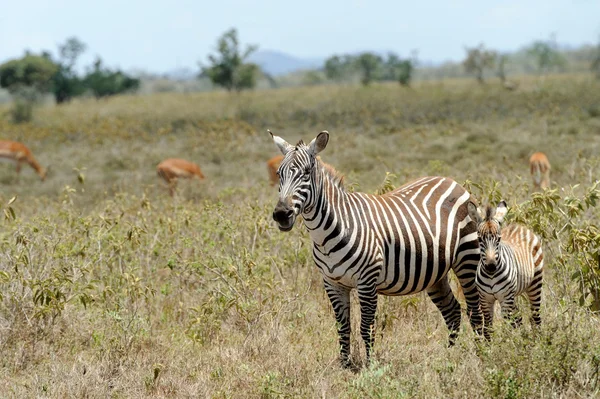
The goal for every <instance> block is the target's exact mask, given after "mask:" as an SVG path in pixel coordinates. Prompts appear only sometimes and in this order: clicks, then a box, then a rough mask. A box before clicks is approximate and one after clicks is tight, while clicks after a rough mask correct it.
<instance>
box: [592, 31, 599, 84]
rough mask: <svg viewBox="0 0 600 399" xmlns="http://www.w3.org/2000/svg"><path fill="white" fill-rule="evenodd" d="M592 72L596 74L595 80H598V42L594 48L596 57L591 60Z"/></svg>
mask: <svg viewBox="0 0 600 399" xmlns="http://www.w3.org/2000/svg"><path fill="white" fill-rule="evenodd" d="M591 66H592V72H594V73H595V74H596V78H597V79H600V40H598V46H597V47H596V55H595V56H594V59H593V60H592V65H591Z"/></svg>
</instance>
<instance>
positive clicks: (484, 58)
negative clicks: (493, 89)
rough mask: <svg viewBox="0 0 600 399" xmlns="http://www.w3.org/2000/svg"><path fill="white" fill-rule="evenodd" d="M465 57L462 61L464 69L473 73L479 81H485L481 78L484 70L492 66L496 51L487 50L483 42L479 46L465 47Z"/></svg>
mask: <svg viewBox="0 0 600 399" xmlns="http://www.w3.org/2000/svg"><path fill="white" fill-rule="evenodd" d="M465 50H466V52H467V58H465V60H464V61H463V66H464V68H465V71H466V72H467V73H470V74H474V75H475V78H476V79H477V81H478V82H479V83H485V81H484V79H483V74H484V71H485V70H486V69H488V68H490V69H491V68H493V67H494V64H495V62H496V52H495V51H493V50H487V49H486V48H485V47H484V46H483V43H482V44H480V45H479V47H473V48H468V47H467V48H465Z"/></svg>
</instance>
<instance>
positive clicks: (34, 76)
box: [0, 52, 58, 123]
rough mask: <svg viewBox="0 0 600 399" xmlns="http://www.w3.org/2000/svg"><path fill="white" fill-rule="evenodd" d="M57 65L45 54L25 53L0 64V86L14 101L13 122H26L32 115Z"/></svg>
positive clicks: (47, 88) (47, 87)
mask: <svg viewBox="0 0 600 399" xmlns="http://www.w3.org/2000/svg"><path fill="white" fill-rule="evenodd" d="M57 69H58V66H57V65H56V64H54V63H53V62H52V60H50V59H49V58H48V57H47V56H46V55H45V54H43V55H33V54H31V53H29V52H26V53H25V56H24V57H23V58H19V59H15V60H11V61H8V62H5V63H4V64H2V65H0V87H2V88H4V89H7V90H8V92H9V93H10V94H11V96H12V98H13V100H14V103H13V108H12V110H11V114H12V118H13V121H14V122H15V123H20V122H28V121H30V120H31V119H32V117H33V106H34V104H35V103H36V102H37V101H38V100H39V98H40V97H41V95H42V94H43V93H47V92H48V91H49V89H50V86H51V79H52V76H54V74H55V73H56V71H57Z"/></svg>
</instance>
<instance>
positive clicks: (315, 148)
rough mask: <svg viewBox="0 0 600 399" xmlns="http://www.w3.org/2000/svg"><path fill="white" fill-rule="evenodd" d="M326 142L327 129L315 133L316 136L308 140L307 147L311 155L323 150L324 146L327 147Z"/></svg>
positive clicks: (327, 138) (327, 139) (327, 137)
mask: <svg viewBox="0 0 600 399" xmlns="http://www.w3.org/2000/svg"><path fill="white" fill-rule="evenodd" d="M328 142H329V132H328V131H327V130H323V131H322V132H321V133H319V134H318V135H317V137H315V138H314V139H313V141H311V142H310V144H309V145H308V148H309V149H310V152H312V154H313V155H317V154H318V153H320V152H321V151H323V150H324V149H325V147H327V143H328Z"/></svg>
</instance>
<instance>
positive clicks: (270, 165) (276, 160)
mask: <svg viewBox="0 0 600 399" xmlns="http://www.w3.org/2000/svg"><path fill="white" fill-rule="evenodd" d="M281 161H283V155H277V156H275V157H273V158H271V159H269V160H268V161H267V170H268V171H269V180H270V181H271V186H274V185H276V184H278V183H279V176H277V169H279V165H280V164H281Z"/></svg>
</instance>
